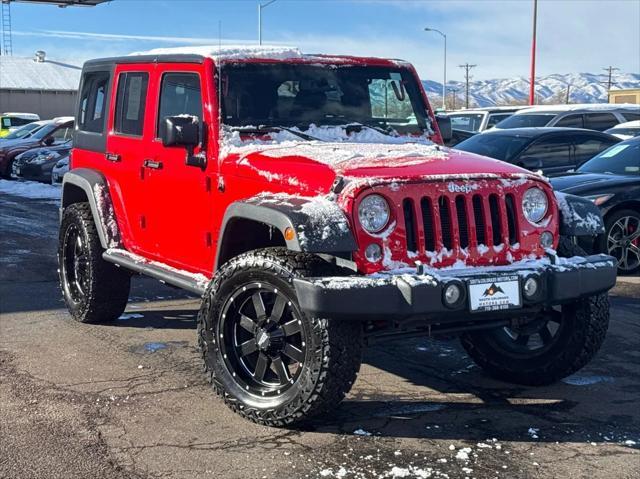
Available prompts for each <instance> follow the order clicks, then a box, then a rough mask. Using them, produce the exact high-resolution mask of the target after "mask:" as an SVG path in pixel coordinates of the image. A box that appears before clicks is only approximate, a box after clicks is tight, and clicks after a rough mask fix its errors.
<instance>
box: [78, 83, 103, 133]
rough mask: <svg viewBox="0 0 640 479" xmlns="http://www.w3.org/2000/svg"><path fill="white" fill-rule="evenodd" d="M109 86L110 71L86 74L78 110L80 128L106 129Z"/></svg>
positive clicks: (92, 130) (100, 130)
mask: <svg viewBox="0 0 640 479" xmlns="http://www.w3.org/2000/svg"><path fill="white" fill-rule="evenodd" d="M108 86H109V72H91V73H87V74H85V76H84V79H83V82H82V92H81V93H80V111H79V112H78V128H79V129H80V130H82V131H89V132H93V133H101V132H102V131H103V130H104V120H105V116H106V115H105V113H106V109H107V108H106V105H107V90H108Z"/></svg>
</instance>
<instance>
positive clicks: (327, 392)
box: [198, 248, 362, 427]
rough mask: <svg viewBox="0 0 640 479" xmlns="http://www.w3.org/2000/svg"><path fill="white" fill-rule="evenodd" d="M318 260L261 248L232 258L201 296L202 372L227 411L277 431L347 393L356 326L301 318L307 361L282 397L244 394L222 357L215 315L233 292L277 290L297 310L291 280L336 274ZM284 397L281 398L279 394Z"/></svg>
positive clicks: (357, 355) (358, 352)
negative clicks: (254, 287)
mask: <svg viewBox="0 0 640 479" xmlns="http://www.w3.org/2000/svg"><path fill="white" fill-rule="evenodd" d="M339 274H340V273H339V272H338V271H337V269H336V268H335V267H334V266H332V265H330V264H328V263H327V262H326V261H324V260H322V259H321V258H319V257H317V256H313V255H309V254H303V253H296V252H292V251H289V250H286V249H284V248H267V249H262V250H257V251H253V252H249V253H246V254H243V255H241V256H238V257H236V258H234V259H232V260H230V261H229V262H228V263H226V264H225V265H223V266H222V268H220V270H219V271H218V272H217V273H216V275H215V278H214V279H213V280H212V281H211V283H210V284H209V286H208V287H207V289H206V292H205V294H204V296H203V301H202V306H201V308H200V312H199V314H198V342H199V347H200V350H201V353H202V358H203V363H204V370H205V372H206V375H207V378H208V380H209V381H210V383H211V385H212V387H213V389H214V391H215V392H216V393H217V394H218V395H219V396H220V397H221V398H222V399H223V400H224V402H225V403H226V404H227V406H228V407H230V408H231V409H232V410H233V411H234V412H236V413H238V414H239V415H241V416H243V417H245V418H246V419H249V420H251V421H253V422H256V423H259V424H263V425H267V426H275V427H282V426H288V425H293V424H294V423H300V422H302V421H304V420H306V419H308V418H311V417H313V416H316V415H319V414H322V413H324V412H326V411H328V410H330V409H332V408H333V407H335V406H336V405H337V404H338V403H339V402H340V401H342V399H344V397H345V395H346V394H347V393H348V392H349V390H350V389H351V387H352V385H353V383H354V382H355V380H356V377H357V374H358V371H359V369H360V363H361V356H362V328H361V325H360V324H358V323H351V322H342V321H335V320H332V321H329V320H326V319H321V318H310V317H307V316H306V315H305V314H302V315H301V318H300V319H301V321H303V322H305V328H307V331H308V332H310V334H308V335H307V338H308V339H307V342H308V345H309V347H308V348H307V355H308V358H307V359H305V362H304V365H303V366H302V368H301V371H302V373H301V374H300V376H299V377H298V379H297V381H296V383H295V385H294V386H295V389H294V386H291V389H290V390H289V391H290V392H289V394H288V395H287V397H282V396H278V397H275V398H273V397H272V398H269V399H264V398H261V397H260V396H257V395H252V394H250V393H249V392H248V391H245V390H244V389H243V388H242V387H240V386H239V385H238V383H237V382H236V381H235V380H234V376H233V374H234V372H232V371H229V367H228V366H227V364H226V363H225V361H224V360H223V358H222V353H221V349H222V348H223V347H224V346H223V345H222V344H221V343H222V342H221V340H218V341H216V340H215V338H218V337H219V334H218V331H219V330H218V328H219V327H220V323H221V311H222V308H223V307H224V304H225V303H226V302H227V301H228V298H230V297H231V296H232V294H233V292H234V291H238V290H239V289H240V288H242V286H243V285H245V284H248V282H251V281H260V282H262V283H265V284H269V285H271V286H275V287H277V288H279V289H280V291H281V292H282V293H283V294H286V295H287V296H288V298H289V299H290V300H291V301H292V303H295V305H296V306H297V296H296V293H295V289H294V288H293V279H294V278H300V277H311V276H320V275H334V276H335V275H339ZM283 396H284V394H283Z"/></svg>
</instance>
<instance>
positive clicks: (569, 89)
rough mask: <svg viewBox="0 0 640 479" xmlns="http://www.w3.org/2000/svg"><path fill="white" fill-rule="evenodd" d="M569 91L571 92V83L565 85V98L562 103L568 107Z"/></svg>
mask: <svg viewBox="0 0 640 479" xmlns="http://www.w3.org/2000/svg"><path fill="white" fill-rule="evenodd" d="M570 91H571V83H567V96H566V98H565V99H564V103H565V105H568V104H569V97H570V95H571V93H570Z"/></svg>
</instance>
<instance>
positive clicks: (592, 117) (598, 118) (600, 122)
mask: <svg viewBox="0 0 640 479" xmlns="http://www.w3.org/2000/svg"><path fill="white" fill-rule="evenodd" d="M584 116H585V128H587V129H589V130H596V131H604V130H608V129H609V128H613V127H614V126H616V125H617V124H618V123H619V121H618V119H617V118H616V116H615V115H614V114H613V113H607V112H597V113H586V114H585V115H584Z"/></svg>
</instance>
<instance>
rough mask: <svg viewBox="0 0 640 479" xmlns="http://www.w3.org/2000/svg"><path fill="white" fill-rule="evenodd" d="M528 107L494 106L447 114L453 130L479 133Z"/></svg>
mask: <svg viewBox="0 0 640 479" xmlns="http://www.w3.org/2000/svg"><path fill="white" fill-rule="evenodd" d="M523 108H526V107H522V106H493V107H487V108H473V109H469V110H456V111H451V112H447V116H448V117H449V118H451V128H453V129H455V130H463V131H469V132H474V133H478V132H481V131H485V130H488V129H490V128H492V127H493V126H495V125H496V124H498V123H500V122H501V121H502V120H505V119H507V118H509V117H510V116H511V115H513V114H514V113H515V112H516V111H518V110H521V109H523Z"/></svg>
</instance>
